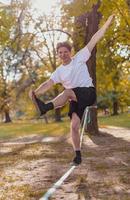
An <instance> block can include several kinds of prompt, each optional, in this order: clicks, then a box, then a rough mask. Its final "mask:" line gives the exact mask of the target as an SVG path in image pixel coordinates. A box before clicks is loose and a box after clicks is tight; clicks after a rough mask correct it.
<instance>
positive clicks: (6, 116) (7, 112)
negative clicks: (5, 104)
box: [5, 111, 12, 123]
mask: <svg viewBox="0 0 130 200" xmlns="http://www.w3.org/2000/svg"><path fill="white" fill-rule="evenodd" d="M9 122H12V121H11V118H10V115H9V111H5V123H9Z"/></svg>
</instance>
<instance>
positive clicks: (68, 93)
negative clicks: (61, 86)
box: [64, 89, 77, 101]
mask: <svg viewBox="0 0 130 200" xmlns="http://www.w3.org/2000/svg"><path fill="white" fill-rule="evenodd" d="M64 94H65V95H66V96H67V97H68V98H69V99H72V100H75V101H77V99H76V95H75V93H74V92H73V90H71V89H65V90H64Z"/></svg>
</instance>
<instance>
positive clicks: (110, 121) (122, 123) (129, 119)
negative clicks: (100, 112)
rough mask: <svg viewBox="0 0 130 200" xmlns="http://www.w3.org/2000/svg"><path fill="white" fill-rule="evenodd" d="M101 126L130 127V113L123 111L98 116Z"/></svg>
mask: <svg viewBox="0 0 130 200" xmlns="http://www.w3.org/2000/svg"><path fill="white" fill-rule="evenodd" d="M98 122H99V125H100V126H108V125H109V126H119V127H124V128H130V113H123V114H120V115H116V116H103V117H98Z"/></svg>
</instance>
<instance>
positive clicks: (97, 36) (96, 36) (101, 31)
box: [87, 15, 114, 52]
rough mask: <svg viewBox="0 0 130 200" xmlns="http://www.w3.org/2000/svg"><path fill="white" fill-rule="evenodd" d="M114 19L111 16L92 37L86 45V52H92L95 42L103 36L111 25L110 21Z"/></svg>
mask: <svg viewBox="0 0 130 200" xmlns="http://www.w3.org/2000/svg"><path fill="white" fill-rule="evenodd" d="M113 19H114V15H111V16H110V17H109V18H108V19H107V21H106V22H105V24H104V25H103V26H102V27H101V28H100V29H99V30H98V31H97V32H96V33H95V34H94V35H93V37H92V38H91V40H90V41H89V43H88V44H87V47H88V50H89V51H90V52H92V50H93V48H94V47H95V46H96V44H97V42H98V41H99V40H100V39H101V38H102V37H103V36H104V34H105V32H106V30H107V29H108V27H109V26H110V24H111V23H112V20H113Z"/></svg>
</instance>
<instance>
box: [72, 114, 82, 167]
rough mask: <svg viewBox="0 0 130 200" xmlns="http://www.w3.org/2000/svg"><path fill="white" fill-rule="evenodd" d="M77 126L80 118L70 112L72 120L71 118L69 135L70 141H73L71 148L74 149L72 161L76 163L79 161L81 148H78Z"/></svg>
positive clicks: (78, 126) (78, 135)
mask: <svg viewBox="0 0 130 200" xmlns="http://www.w3.org/2000/svg"><path fill="white" fill-rule="evenodd" d="M79 128H80V118H79V117H78V115H77V114H76V113H73V114H72V120H71V136H72V142H73V148H74V150H75V154H76V156H75V158H74V160H73V163H74V164H76V165H78V164H80V163H81V161H82V160H81V151H80V150H81V149H80V134H79Z"/></svg>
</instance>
